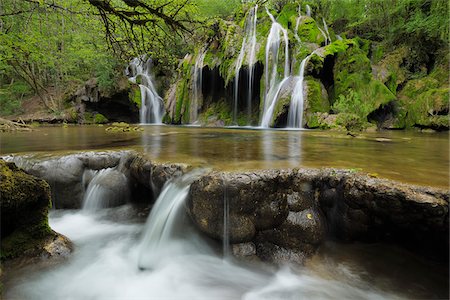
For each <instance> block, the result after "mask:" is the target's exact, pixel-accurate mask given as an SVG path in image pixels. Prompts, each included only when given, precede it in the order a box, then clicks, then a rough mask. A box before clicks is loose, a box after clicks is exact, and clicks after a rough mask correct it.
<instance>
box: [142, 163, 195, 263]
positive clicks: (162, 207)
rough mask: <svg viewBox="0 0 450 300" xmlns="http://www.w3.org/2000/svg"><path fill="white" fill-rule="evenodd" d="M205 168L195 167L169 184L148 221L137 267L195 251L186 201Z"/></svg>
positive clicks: (162, 192)
mask: <svg viewBox="0 0 450 300" xmlns="http://www.w3.org/2000/svg"><path fill="white" fill-rule="evenodd" d="M203 172H204V171H203V170H194V171H192V172H190V173H188V174H186V175H183V176H182V177H180V178H176V179H173V180H171V181H169V182H168V183H166V185H165V186H164V188H163V190H162V191H161V194H160V195H159V197H158V199H157V200H156V202H155V205H154V206H153V208H152V211H151V213H150V215H149V216H148V219H147V222H146V224H145V231H144V235H143V237H142V240H141V243H140V251H139V257H138V267H139V269H141V270H145V269H153V268H154V267H155V266H156V265H158V264H159V263H161V262H162V261H164V260H165V259H171V258H172V257H173V256H176V255H185V254H189V253H196V252H197V250H196V247H197V245H196V244H195V243H196V239H195V237H192V236H190V235H189V234H188V233H189V231H188V227H189V226H188V225H187V222H188V218H187V215H186V211H185V209H184V202H185V200H186V198H187V195H188V193H189V188H190V186H191V184H192V182H194V180H196V179H197V178H198V177H199V176H200V175H201V174H202V173H203Z"/></svg>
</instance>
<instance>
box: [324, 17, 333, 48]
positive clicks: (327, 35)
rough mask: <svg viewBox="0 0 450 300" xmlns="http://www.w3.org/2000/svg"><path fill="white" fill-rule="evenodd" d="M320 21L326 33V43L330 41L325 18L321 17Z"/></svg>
mask: <svg viewBox="0 0 450 300" xmlns="http://www.w3.org/2000/svg"><path fill="white" fill-rule="evenodd" d="M322 22H323V28H324V29H325V33H326V38H327V40H328V42H326V43H325V44H326V45H328V44H329V43H331V37H330V32H329V31H328V26H327V22H325V18H322Z"/></svg>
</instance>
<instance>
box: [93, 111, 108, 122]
mask: <svg viewBox="0 0 450 300" xmlns="http://www.w3.org/2000/svg"><path fill="white" fill-rule="evenodd" d="M106 123H108V119H107V118H106V117H105V116H104V115H102V114H99V113H97V114H95V116H94V124H106Z"/></svg>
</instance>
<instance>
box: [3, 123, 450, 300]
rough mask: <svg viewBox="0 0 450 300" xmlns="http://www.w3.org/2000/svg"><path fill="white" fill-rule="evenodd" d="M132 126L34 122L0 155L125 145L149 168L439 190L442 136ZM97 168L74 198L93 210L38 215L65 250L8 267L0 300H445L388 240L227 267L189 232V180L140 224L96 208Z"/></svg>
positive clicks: (431, 272)
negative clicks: (347, 176)
mask: <svg viewBox="0 0 450 300" xmlns="http://www.w3.org/2000/svg"><path fill="white" fill-rule="evenodd" d="M143 128H144V129H143V131H140V132H129V133H110V132H105V127H98V126H77V127H69V128H62V127H48V128H46V127H43V128H38V129H37V130H36V131H35V132H34V133H33V134H30V133H3V134H2V135H1V145H2V148H1V154H2V155H5V154H12V153H17V154H28V155H31V156H35V157H48V156H52V155H61V154H65V153H71V152H78V151H80V150H100V149H101V150H106V149H111V150H119V149H133V150H136V151H140V152H143V153H146V154H148V155H149V157H150V158H152V159H154V160H156V161H171V162H184V163H191V164H193V165H196V166H208V167H213V168H216V169H222V170H229V171H233V170H240V171H242V170H254V169H267V168H287V167H290V168H297V167H341V168H350V169H353V170H354V171H355V172H356V171H363V172H368V173H371V176H377V177H387V178H393V179H397V180H400V181H403V182H411V183H417V184H422V185H431V186H442V187H447V185H448V179H449V175H448V168H449V159H448V158H449V151H448V138H449V137H448V134H447V133H444V134H442V133H413V132H377V133H363V134H361V135H359V136H358V137H349V136H347V135H345V134H341V133H333V132H322V131H314V130H297V131H295V130H257V129H230V128H225V129H217V128H195V127H172V126H144V127H143ZM105 172H116V170H115V169H106V170H103V171H99V172H96V173H92V174H91V173H89V174H85V177H89V178H86V182H88V181H90V184H89V185H87V187H86V197H87V198H89V197H91V198H92V199H90V201H95V203H96V204H95V205H93V206H90V207H89V206H85V208H86V209H84V210H77V211H75V210H56V211H52V212H51V213H50V217H49V223H50V226H51V227H52V228H53V229H54V230H55V231H57V232H60V233H62V234H64V235H66V236H67V237H68V238H69V239H71V240H72V241H73V243H74V246H75V250H74V252H73V254H72V255H71V256H70V257H69V258H68V259H67V260H66V261H64V262H62V263H60V264H58V265H56V266H55V265H53V266H42V265H35V266H28V267H25V268H21V269H16V270H13V271H8V274H7V277H5V282H4V291H5V295H6V299H50V300H51V299H411V298H446V297H448V268H447V267H446V266H442V265H440V264H438V263H434V262H430V261H425V260H423V259H422V258H420V257H417V256H415V255H413V254H411V253H409V252H407V251H405V250H402V249H400V248H397V247H394V246H389V245H378V244H347V245H345V244H339V243H331V242H329V243H326V244H324V245H322V246H321V248H320V249H319V251H318V253H317V254H316V255H314V256H313V257H312V258H311V259H310V260H308V262H307V264H306V265H305V266H303V267H300V266H294V265H286V266H284V267H281V268H275V267H272V266H268V265H265V264H262V263H259V262H252V263H250V262H243V261H237V260H234V259H233V258H232V257H231V256H230V255H228V254H227V253H228V252H229V251H230V249H229V248H228V247H227V246H226V245H223V244H221V243H219V242H216V241H212V240H210V239H208V238H207V237H205V236H204V235H201V234H200V233H199V232H198V231H197V230H196V229H195V227H194V226H193V225H192V224H191V222H190V219H189V217H188V216H187V215H186V214H185V212H184V210H183V207H184V201H185V197H186V195H187V191H188V189H189V184H190V182H191V181H192V177H189V178H187V179H184V180H183V179H180V180H181V181H174V182H169V183H168V184H167V185H166V187H165V188H164V189H163V190H162V191H161V193H160V195H159V198H158V199H159V200H160V199H162V200H161V201H158V200H157V202H156V203H155V205H154V207H153V209H152V212H151V213H150V215H149V217H148V220H147V223H145V222H144V221H145V219H144V217H145V216H143V215H145V214H143V210H142V209H137V208H135V207H133V206H130V205H122V206H118V207H115V208H106V209H105V208H102V207H105V206H109V205H110V204H108V203H106V204H105V202H104V201H103V200H104V198H105V197H104V193H105V192H106V191H105V190H104V188H105V187H104V186H102V180H101V179H102V175H104V173H105ZM119 175H120V174H117V176H119ZM119 182H120V181H119ZM225 186H226V185H225ZM224 195H225V197H226V191H225V192H224ZM87 198H86V199H85V200H87ZM151 198H152V196H151V195H149V201H150V199H151ZM102 199H103V200H102ZM224 203H226V202H225V201H224ZM86 205H87V204H86ZM112 205H116V204H114V203H113V204H112ZM225 205H226V204H225ZM90 208H92V209H90ZM225 211H227V207H225ZM224 219H225V220H227V218H226V216H225V215H224ZM225 225H226V224H225ZM226 227H227V226H225V228H226ZM224 234H225V235H226V231H225V230H224ZM225 240H226V238H225ZM224 252H225V253H224ZM224 254H225V257H224Z"/></svg>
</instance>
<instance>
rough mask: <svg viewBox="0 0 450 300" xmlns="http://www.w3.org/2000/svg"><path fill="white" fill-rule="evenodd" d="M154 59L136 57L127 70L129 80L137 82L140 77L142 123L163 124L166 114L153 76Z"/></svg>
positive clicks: (140, 113)
mask: <svg viewBox="0 0 450 300" xmlns="http://www.w3.org/2000/svg"><path fill="white" fill-rule="evenodd" d="M151 69H152V60H151V58H149V59H147V60H146V56H145V55H143V56H140V57H135V58H134V59H133V60H132V61H131V62H130V64H129V66H128V68H127V69H126V70H125V73H126V75H127V76H128V80H129V81H130V82H132V83H137V79H138V77H139V78H140V83H139V89H140V91H141V109H140V112H139V115H140V122H141V123H142V124H149V123H153V124H161V122H162V117H163V115H164V102H163V99H162V98H161V97H160V96H159V95H158V92H157V91H156V89H155V86H154V84H153V81H152V76H151Z"/></svg>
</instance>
